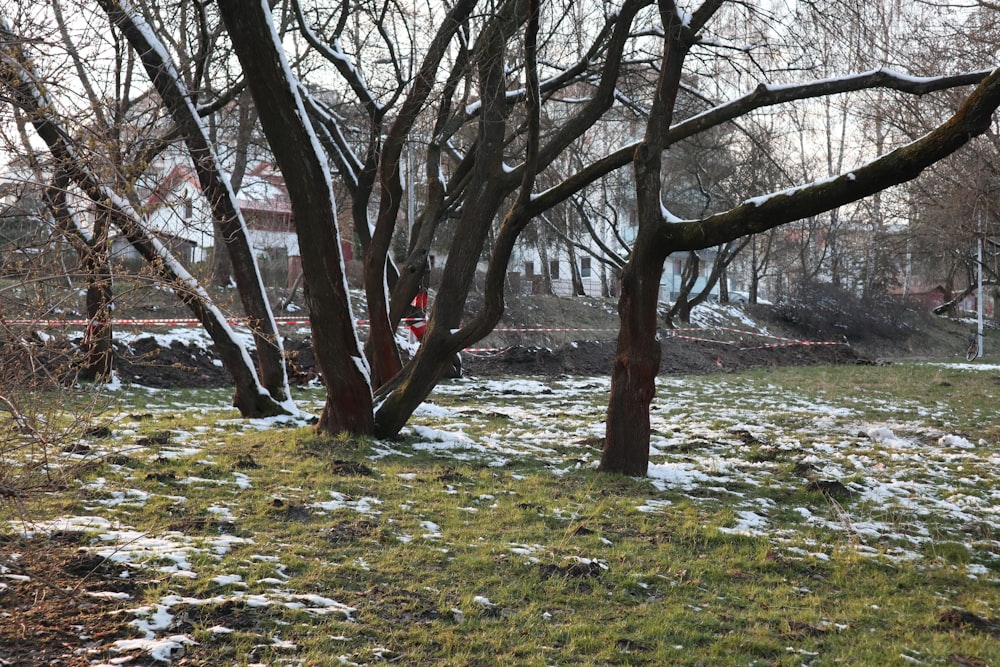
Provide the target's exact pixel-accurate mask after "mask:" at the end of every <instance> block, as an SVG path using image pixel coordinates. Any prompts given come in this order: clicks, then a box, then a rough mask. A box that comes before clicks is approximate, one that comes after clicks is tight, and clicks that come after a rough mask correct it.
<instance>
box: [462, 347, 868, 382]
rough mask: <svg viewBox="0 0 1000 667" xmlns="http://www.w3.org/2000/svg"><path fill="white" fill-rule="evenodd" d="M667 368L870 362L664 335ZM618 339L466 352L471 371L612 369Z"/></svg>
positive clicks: (835, 350) (821, 351)
mask: <svg viewBox="0 0 1000 667" xmlns="http://www.w3.org/2000/svg"><path fill="white" fill-rule="evenodd" d="M660 346H661V349H662V351H663V357H662V360H661V362H660V373H662V374H677V375H681V374H689V373H690V374H703V373H718V372H727V371H728V372H732V371H737V370H741V369H746V368H762V367H768V366H808V365H812V364H870V363H873V361H872V360H871V359H869V358H867V357H866V356H864V355H863V354H860V353H859V352H857V351H856V350H855V349H853V348H851V347H850V346H848V345H789V346H784V347H764V346H758V347H745V348H741V347H737V346H735V345H732V344H725V343H719V342H715V341H697V340H684V339H680V338H665V339H664V340H662V341H661V342H660ZM615 347H616V344H615V343H614V342H613V341H574V342H572V343H569V344H566V345H562V346H559V347H558V348H555V349H549V348H543V347H530V346H512V347H509V348H507V349H504V350H501V351H497V352H493V353H482V354H473V353H465V354H463V355H462V365H463V371H464V373H465V374H466V375H487V376H488V375H504V374H513V375H518V374H525V375H607V374H608V373H610V371H611V364H612V361H613V360H614V356H615Z"/></svg>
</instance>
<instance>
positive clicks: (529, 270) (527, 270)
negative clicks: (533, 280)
mask: <svg viewBox="0 0 1000 667" xmlns="http://www.w3.org/2000/svg"><path fill="white" fill-rule="evenodd" d="M524 275H526V276H533V275H535V263H534V262H525V263H524Z"/></svg>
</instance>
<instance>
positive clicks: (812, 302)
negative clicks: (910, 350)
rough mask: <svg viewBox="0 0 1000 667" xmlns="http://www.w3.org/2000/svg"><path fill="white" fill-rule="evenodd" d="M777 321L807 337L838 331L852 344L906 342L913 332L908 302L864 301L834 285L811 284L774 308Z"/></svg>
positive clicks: (888, 299) (876, 298)
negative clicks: (883, 341)
mask: <svg viewBox="0 0 1000 667" xmlns="http://www.w3.org/2000/svg"><path fill="white" fill-rule="evenodd" d="M774 314H775V318H776V320H777V321H779V322H782V323H783V324H785V325H787V326H789V327H790V328H793V329H795V330H796V331H798V332H799V333H800V334H802V335H803V336H805V337H811V338H828V337H830V335H831V332H837V333H839V334H840V335H842V336H843V337H844V338H846V339H847V340H848V341H849V342H851V343H865V342H873V341H877V340H899V339H905V338H906V337H908V336H909V335H910V334H911V333H913V329H912V326H911V325H910V324H909V321H908V319H907V308H906V305H905V304H904V303H902V302H901V301H899V300H898V299H895V298H893V297H892V296H890V295H888V294H881V295H877V296H874V297H872V298H869V299H861V298H859V297H858V296H856V295H855V294H853V293H851V292H849V291H847V290H845V289H842V288H840V287H837V286H835V285H832V284H830V283H821V282H809V283H805V284H803V285H802V286H800V288H799V290H798V291H797V292H796V293H795V294H793V295H792V296H791V297H788V298H786V299H783V300H782V301H780V302H779V303H777V304H776V305H775V306H774Z"/></svg>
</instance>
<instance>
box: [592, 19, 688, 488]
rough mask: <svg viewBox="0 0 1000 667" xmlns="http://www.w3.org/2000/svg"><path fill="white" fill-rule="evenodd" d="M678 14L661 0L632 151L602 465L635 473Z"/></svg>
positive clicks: (655, 296)
mask: <svg viewBox="0 0 1000 667" xmlns="http://www.w3.org/2000/svg"><path fill="white" fill-rule="evenodd" d="M706 4H707V3H706ZM679 14H680V13H679V12H677V11H676V7H674V5H673V3H672V2H664V3H661V4H660V19H661V20H662V21H663V28H664V40H663V66H662V68H661V69H660V76H659V79H658V80H657V82H656V91H655V93H654V96H653V104H652V105H651V107H650V112H649V117H648V119H647V121H646V134H645V136H644V137H643V140H642V142H641V143H640V144H639V146H638V148H636V150H635V154H634V156H633V158H632V166H633V170H634V172H635V189H636V213H637V218H638V223H639V224H638V227H639V229H638V232H637V233H636V239H635V244H634V245H633V246H632V255H631V257H630V258H629V261H628V263H627V264H626V265H625V268H624V270H623V271H622V280H621V290H622V291H621V296H619V300H618V317H619V318H620V319H621V329H620V331H619V333H618V351H617V353H616V354H615V360H614V363H613V364H612V366H611V396H610V398H609V400H608V415H607V423H606V426H605V438H604V455H603V456H602V457H601V465H600V470H602V471H604V472H613V473H622V474H625V475H634V476H645V475H646V469H647V467H648V465H649V435H650V434H649V404H650V402H651V401H652V400H653V395H654V394H655V392H656V374H657V373H658V372H659V370H660V355H661V350H660V343H659V341H658V340H657V336H656V320H657V317H656V306H657V301H658V300H659V294H660V276H661V275H662V274H663V262H664V260H666V258H667V255H668V254H670V249H671V246H672V241H673V240H672V239H671V238H670V236H669V234H667V235H666V238H663V232H662V228H663V226H664V222H665V221H664V215H663V203H662V200H661V199H660V192H661V188H662V176H661V174H662V171H661V169H662V160H663V137H664V136H665V135H666V131H667V129H668V128H669V127H670V123H671V119H672V118H673V110H674V105H675V103H676V100H677V93H678V91H679V90H680V80H681V68H682V65H683V63H684V56H685V54H686V53H687V48H688V47H687V44H686V43H685V41H683V40H682V36H683V35H684V33H685V30H686V29H685V27H683V26H682V24H681V18H680V15H679ZM688 38H689V39H690V35H689V36H688ZM667 227H668V228H669V225H668V226H667ZM664 241H665V242H664Z"/></svg>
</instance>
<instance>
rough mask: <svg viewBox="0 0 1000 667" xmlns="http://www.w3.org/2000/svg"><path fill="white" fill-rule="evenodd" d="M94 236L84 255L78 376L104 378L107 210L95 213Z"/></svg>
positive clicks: (109, 358)
mask: <svg viewBox="0 0 1000 667" xmlns="http://www.w3.org/2000/svg"><path fill="white" fill-rule="evenodd" d="M94 222H95V224H94V238H93V240H92V241H91V243H89V244H88V247H87V250H86V252H85V253H84V257H83V267H84V271H85V272H86V274H87V295H86V304H87V330H86V332H85V333H84V336H83V351H84V355H85V357H84V361H83V366H82V368H81V369H80V379H81V380H107V379H108V378H110V377H111V369H112V362H113V359H114V357H113V353H112V347H111V335H112V332H111V329H112V328H111V299H112V296H113V294H112V283H111V264H110V261H109V259H108V229H109V227H110V224H109V221H108V212H107V211H100V212H98V214H97V215H96V216H95V221H94Z"/></svg>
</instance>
